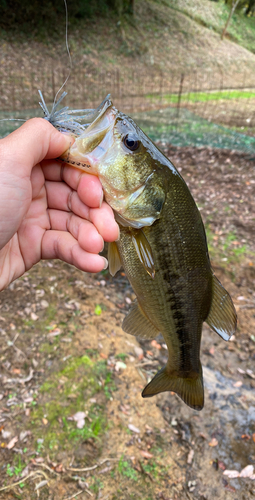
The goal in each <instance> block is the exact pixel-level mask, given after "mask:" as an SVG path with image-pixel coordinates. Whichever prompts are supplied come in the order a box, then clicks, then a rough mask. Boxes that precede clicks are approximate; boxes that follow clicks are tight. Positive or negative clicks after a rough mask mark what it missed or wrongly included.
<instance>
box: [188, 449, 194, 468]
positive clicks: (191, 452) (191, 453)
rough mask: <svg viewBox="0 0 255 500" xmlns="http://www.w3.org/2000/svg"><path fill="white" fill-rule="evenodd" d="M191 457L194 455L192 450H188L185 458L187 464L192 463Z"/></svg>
mask: <svg viewBox="0 0 255 500" xmlns="http://www.w3.org/2000/svg"><path fill="white" fill-rule="evenodd" d="M193 457H194V450H190V451H189V454H188V458H187V464H189V465H190V464H192V460H193Z"/></svg>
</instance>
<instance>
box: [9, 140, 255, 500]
mask: <svg viewBox="0 0 255 500" xmlns="http://www.w3.org/2000/svg"><path fill="white" fill-rule="evenodd" d="M167 152H168V154H169V155H170V157H171V159H172V160H173V162H174V163H175V164H176V166H177V167H178V168H179V169H181V173H182V175H183V176H184V178H185V179H186V180H187V181H188V183H189V186H190V188H191V190H192V193H193V195H194V197H195V198H196V201H197V203H198V205H199V207H200V209H201V211H202V216H203V218H204V221H205V223H206V227H207V231H208V235H209V247H210V251H211V256H212V261H213V268H214V270H215V272H216V274H217V276H218V277H219V278H220V280H221V281H222V283H223V284H224V286H226V288H227V289H228V290H229V291H230V293H231V295H232V297H233V300H234V303H235V305H236V308H237V312H238V319H239V322H238V330H237V332H236V335H235V337H234V338H233V340H232V341H231V342H229V343H228V344H226V343H225V342H223V341H222V340H221V338H220V337H217V335H216V334H215V333H213V332H212V331H210V330H209V328H208V327H207V326H205V328H204V333H203V342H202V350H201V351H202V352H201V360H202V364H203V370H204V380H205V408H204V410H203V411H202V412H200V413H198V412H195V411H193V410H191V409H189V408H188V407H186V406H185V405H184V404H183V403H182V402H181V401H180V400H179V399H178V397H177V396H175V395H174V394H169V393H165V394H161V395H158V396H157V397H155V398H153V399H149V400H143V399H142V398H141V396H140V393H141V390H142V389H143V387H144V386H145V384H146V382H147V380H148V378H150V377H151V376H152V375H153V374H154V373H155V372H156V371H157V370H158V368H159V367H160V366H163V365H164V364H165V362H166V358H167V351H166V349H165V345H164V341H163V340H162V339H160V338H159V339H157V340H156V341H152V342H144V341H143V342H142V341H141V342H140V343H138V341H137V340H136V339H135V338H133V337H131V336H129V335H126V334H124V333H123V331H122V329H121V323H122V320H123V318H124V316H125V314H126V312H127V311H128V309H129V307H130V304H131V302H132V300H133V299H134V294H133V291H132V289H131V287H130V285H129V283H128V282H127V280H126V278H125V275H124V273H122V272H119V273H118V275H117V276H116V278H114V279H112V278H111V277H110V276H109V274H108V272H105V273H102V274H99V275H95V276H92V275H88V274H83V273H81V272H79V271H76V270H75V269H74V268H72V267H70V266H67V265H65V264H62V263H60V262H43V263H41V264H40V265H38V266H36V267H35V268H34V269H33V270H32V271H31V272H30V273H27V274H26V275H25V276H24V277H23V278H21V279H20V280H17V281H16V282H15V283H14V284H12V285H11V286H10V287H9V289H8V290H6V291H4V292H3V293H1V295H0V338H1V348H0V363H1V364H0V429H1V432H0V470H1V476H0V477H1V479H0V498H3V499H7V500H8V499H14V498H20V499H23V498H24V499H37V498H40V499H45V500H46V499H47V500H49V499H51V500H53V499H58V500H60V499H61V500H62V499H71V498H79V499H87V498H94V499H102V500H106V499H109V500H110V499H118V500H121V499H123V500H124V499H125V500H127V499H137V498H142V499H145V500H154V499H163V500H182V499H184V500H186V499H187V500H191V499H194V500H203V499H206V500H213V499H214V498H217V499H220V500H221V499H223V498H224V499H227V500H228V499H238V500H240V499H245V500H246V499H252V498H253V497H254V496H255V483H254V481H253V480H252V479H251V478H250V477H246V478H245V477H239V478H236V479H230V478H229V477H228V476H227V475H224V474H223V473H224V470H226V469H231V470H236V471H238V472H239V473H240V472H241V471H242V470H243V469H244V467H246V466H247V465H251V466H252V465H254V466H255V425H254V419H255V396H254V388H255V370H254V361H255V260H254V244H253V240H254V227H255V225H254V217H255V216H254V214H255V201H254V200H255V196H254V184H255V178H254V159H252V158H250V157H244V156H243V155H237V154H234V153H229V152H220V151H212V150H205V149H201V150H195V149H187V148H185V149H181V150H180V149H176V148H175V149H174V148H171V149H170V150H169V149H168V151H167ZM246 472H247V474H248V475H250V474H251V472H252V471H251V469H248V470H247V469H246ZM16 482H19V484H18V485H16V486H14V483H16ZM11 485H12V487H11V488H9V486H11ZM5 487H7V488H6V489H5V490H2V491H1V488H5Z"/></svg>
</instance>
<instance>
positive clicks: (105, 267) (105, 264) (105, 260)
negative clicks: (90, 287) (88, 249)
mask: <svg viewBox="0 0 255 500" xmlns="http://www.w3.org/2000/svg"><path fill="white" fill-rule="evenodd" d="M103 259H104V270H105V269H107V267H108V260H107V259H105V257H103Z"/></svg>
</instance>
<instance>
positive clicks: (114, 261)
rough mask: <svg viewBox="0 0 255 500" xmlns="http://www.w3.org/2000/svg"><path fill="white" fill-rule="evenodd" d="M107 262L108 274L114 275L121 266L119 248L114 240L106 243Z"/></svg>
mask: <svg viewBox="0 0 255 500" xmlns="http://www.w3.org/2000/svg"><path fill="white" fill-rule="evenodd" d="M108 262H109V271H110V274H111V275H112V276H114V275H115V274H116V273H117V272H118V271H119V270H120V268H121V266H122V264H121V260H120V254H119V250H118V247H117V244H116V243H115V241H113V242H111V243H108Z"/></svg>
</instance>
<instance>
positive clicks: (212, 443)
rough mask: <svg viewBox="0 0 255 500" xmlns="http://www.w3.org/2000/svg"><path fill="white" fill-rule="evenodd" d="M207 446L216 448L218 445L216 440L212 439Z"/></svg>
mask: <svg viewBox="0 0 255 500" xmlns="http://www.w3.org/2000/svg"><path fill="white" fill-rule="evenodd" d="M208 444H209V446H217V444H218V441H217V439H216V438H212V440H211V441H210V443H208Z"/></svg>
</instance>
